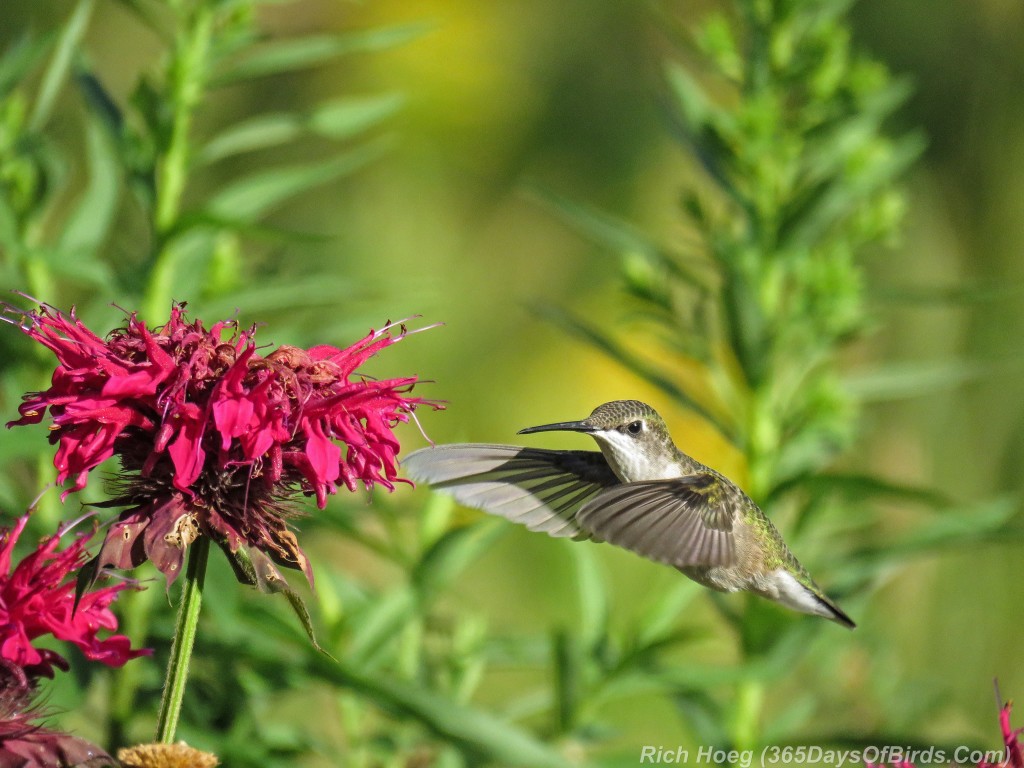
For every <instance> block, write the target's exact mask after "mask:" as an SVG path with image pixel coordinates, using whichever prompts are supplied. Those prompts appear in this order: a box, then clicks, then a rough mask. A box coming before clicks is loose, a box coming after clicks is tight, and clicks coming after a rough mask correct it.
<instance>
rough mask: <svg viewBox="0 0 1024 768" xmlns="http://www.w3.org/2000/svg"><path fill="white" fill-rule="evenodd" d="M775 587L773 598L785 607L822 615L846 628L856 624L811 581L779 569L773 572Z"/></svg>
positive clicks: (851, 627)
mask: <svg viewBox="0 0 1024 768" xmlns="http://www.w3.org/2000/svg"><path fill="white" fill-rule="evenodd" d="M808 581H809V580H808ZM775 588H776V589H777V596H773V597H774V599H776V600H778V601H779V602H780V603H782V604H783V605H785V606H786V607H787V608H792V609H793V610H794V611H800V612H801V613H810V614H812V615H814V616H822V617H824V618H826V619H829V620H830V621H834V622H835V623H836V624H841V625H842V626H844V627H846V628H847V629H853V628H854V627H856V626H857V625H856V624H855V623H854V621H853V619H851V618H850V617H849V616H847V615H846V613H845V612H844V611H843V609H842V608H840V607H839V606H838V605H836V604H835V603H833V602H832V601H831V600H830V599H829V598H828V596H827V595H826V594H825V593H824V592H822V591H821V590H820V589H818V587H817V585H815V584H814V583H813V582H809V583H808V584H804V583H801V582H800V581H799V580H797V579H796V578H795V577H794V576H793V575H792V574H791V573H789V572H788V571H784V570H782V569H780V570H778V571H776V572H775Z"/></svg>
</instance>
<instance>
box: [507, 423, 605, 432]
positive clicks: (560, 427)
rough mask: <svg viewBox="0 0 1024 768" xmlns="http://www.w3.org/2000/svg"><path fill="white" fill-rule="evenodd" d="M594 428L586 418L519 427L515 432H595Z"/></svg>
mask: <svg viewBox="0 0 1024 768" xmlns="http://www.w3.org/2000/svg"><path fill="white" fill-rule="evenodd" d="M596 431H597V430H596V428H595V427H594V426H593V425H592V424H591V423H590V422H588V421H587V420H583V421H559V422H558V423H556V424H541V425H540V426H539V427H527V428H526V429H520V430H519V431H518V432H517V433H516V434H518V435H530V434H533V433H534V432H596Z"/></svg>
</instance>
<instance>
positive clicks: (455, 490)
mask: <svg viewBox="0 0 1024 768" xmlns="http://www.w3.org/2000/svg"><path fill="white" fill-rule="evenodd" d="M556 430H563V431H570V432H583V433H585V434H588V435H590V436H591V437H593V438H594V439H595V440H596V441H597V444H598V446H599V447H600V449H601V450H600V452H598V451H551V450H544V449H540V448H519V447H516V446H512V445H485V444H477V443H465V444H456V445H438V446H434V447H431V448H423V449H421V450H419V451H416V452H414V453H412V454H410V455H409V456H408V457H407V458H406V459H405V461H403V462H402V466H403V467H404V469H405V470H406V472H407V473H408V474H409V475H410V476H411V477H412V478H413V479H414V480H420V481H423V482H427V483H430V484H431V485H432V486H433V487H434V488H435V489H437V490H439V491H442V492H445V493H449V494H451V495H452V496H454V497H455V499H456V500H457V501H459V502H460V503H462V504H465V505H466V506H469V507H475V508H477V509H481V510H483V511H484V512H489V513H491V514H495V515H500V516H501V517H504V518H507V519H509V520H512V521H513V522H516V523H520V524H522V525H525V526H526V527H527V528H529V529H530V530H531V531H543V532H544V533H546V534H548V535H549V536H558V537H572V538H573V539H577V540H583V539H593V540H594V541H607V542H609V543H611V544H616V545H618V546H620V547H624V548H625V549H628V550H631V551H633V552H635V553H637V554H639V555H642V556H644V557H646V558H648V559H650V560H654V561H657V562H659V563H665V564H667V565H671V566H673V567H675V568H677V569H678V570H680V571H682V572H683V573H684V574H686V575H687V576H689V577H690V578H691V579H693V580H694V581H696V582H698V583H699V584H703V585H704V586H706V587H710V588H711V589H715V590H719V591H721V592H737V591H740V590H747V591H750V592H753V593H755V594H757V595H760V596H761V597H765V598H767V599H769V600H772V601H774V602H777V603H780V604H782V605H784V606H786V607H787V608H791V609H793V610H795V611H800V612H801V613H809V614H813V615H815V616H823V617H825V618H826V619H831V620H832V621H834V622H836V623H838V624H842V625H843V626H845V627H849V628H850V629H852V628H853V627H854V626H855V624H854V623H853V620H852V619H850V617H849V616H847V615H846V614H845V613H843V611H842V610H841V609H840V608H839V606H837V605H836V604H835V603H833V602H832V601H831V600H829V598H828V597H827V596H826V595H825V594H824V593H823V592H822V591H821V589H820V588H819V587H818V585H817V584H815V583H814V581H813V580H812V579H811V577H810V575H809V574H808V573H807V571H806V570H804V568H803V566H802V565H800V563H799V562H798V561H797V559H796V558H795V557H794V556H793V554H792V553H791V552H790V551H789V548H788V547H787V546H786V544H785V542H784V541H783V540H782V537H781V536H780V535H779V532H778V531H777V530H776V529H775V526H774V525H772V523H771V521H770V520H769V519H768V518H767V517H766V516H765V514H764V512H762V511H761V510H760V509H759V508H758V506H757V505H756V504H755V503H754V502H753V501H752V500H751V499H750V497H749V496H747V495H746V494H745V493H744V492H743V491H742V490H740V488H739V487H738V486H737V485H736V484H735V483H733V482H732V481H731V480H729V479H728V478H726V477H724V476H722V475H721V474H719V473H718V472H716V471H715V470H713V469H711V468H710V467H706V466H705V465H703V464H701V463H700V462H699V461H696V460H695V459H692V458H690V457H689V456H687V455H686V454H685V453H683V452H682V451H680V450H679V449H678V448H677V447H676V445H675V443H673V442H672V437H671V436H670V435H669V433H668V428H667V427H666V426H665V422H664V420H663V419H662V418H661V417H660V416H659V415H658V414H657V413H656V412H655V410H654V409H653V408H651V406H649V405H647V404H646V403H641V402H639V401H638V400H616V401H613V402H610V403H605V404H604V405H601V406H598V407H597V408H596V409H594V412H593V413H591V414H590V416H588V417H587V418H585V419H583V420H582V421H563V422H559V423H557V424H543V425H541V426H539V427H528V428H527V429H521V430H519V434H521V435H524V434H532V433H534V432H550V431H556Z"/></svg>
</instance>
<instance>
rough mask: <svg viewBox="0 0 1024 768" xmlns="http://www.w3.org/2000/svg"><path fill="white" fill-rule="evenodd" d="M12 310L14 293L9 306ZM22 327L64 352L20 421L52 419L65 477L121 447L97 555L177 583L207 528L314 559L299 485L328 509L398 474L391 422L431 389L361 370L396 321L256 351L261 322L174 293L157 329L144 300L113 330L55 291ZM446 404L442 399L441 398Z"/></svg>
mask: <svg viewBox="0 0 1024 768" xmlns="http://www.w3.org/2000/svg"><path fill="white" fill-rule="evenodd" d="M7 312H8V314H11V313H12V308H8V310H7ZM21 327H22V330H23V331H24V332H25V333H26V334H28V335H29V336H31V337H32V338H33V339H35V340H36V341H38V342H40V343H41V344H43V345H44V346H46V347H47V348H49V349H50V350H51V351H52V352H53V353H54V354H55V355H56V357H57V360H58V363H59V364H58V366H57V369H56V370H55V371H54V373H53V379H52V384H51V386H50V388H49V389H47V390H46V391H44V392H36V393H30V394H29V395H26V396H25V402H24V403H23V404H22V406H21V408H20V413H21V418H20V419H18V420H17V421H14V422H11V423H10V424H8V426H14V425H19V424H30V423H35V422H39V421H41V420H42V419H43V416H44V413H45V411H46V410H47V409H49V411H50V416H51V418H52V419H53V426H52V427H51V432H50V441H51V442H52V443H55V444H57V453H56V458H55V460H54V464H55V466H56V467H57V479H58V481H59V482H61V483H64V482H66V481H71V483H72V486H71V487H70V488H69V489H67V490H65V492H64V495H65V496H66V495H67V494H68V493H71V492H73V491H77V490H81V489H82V488H84V487H85V485H86V483H87V482H88V476H89V472H90V471H91V470H93V469H94V468H95V467H96V466H98V465H99V464H100V463H101V462H103V461H104V460H106V459H108V458H110V457H111V456H115V455H116V456H118V457H119V459H120V461H121V466H122V468H123V470H124V471H123V474H122V476H121V477H119V478H118V479H117V481H116V487H117V489H118V495H117V498H115V499H113V500H111V501H110V502H109V503H108V505H109V506H125V507H128V509H127V510H125V511H124V512H122V513H121V515H120V517H119V518H118V520H117V522H115V523H114V524H113V525H111V526H110V528H109V529H108V533H107V536H106V540H105V541H104V543H103V546H102V548H101V549H100V553H99V555H98V557H97V561H96V565H97V566H98V567H105V566H114V567H117V568H131V567H135V566H137V565H139V564H140V563H141V562H143V561H145V560H147V559H148V560H151V561H152V562H153V563H154V564H155V565H156V567H157V568H158V569H160V571H161V572H162V573H163V574H164V575H165V577H166V578H167V582H168V584H170V583H171V582H172V581H173V580H174V579H175V578H176V577H177V575H178V573H179V572H180V571H181V564H182V562H183V558H184V552H185V549H186V547H187V546H188V545H189V544H190V543H191V542H192V541H194V540H195V538H196V537H197V536H209V537H211V539H212V540H213V541H215V542H216V543H217V544H218V545H220V546H221V548H222V549H224V550H225V552H227V553H228V554H229V555H231V556H234V555H235V554H236V553H238V551H239V550H240V549H243V548H244V549H245V550H246V554H247V555H248V556H249V558H250V559H251V560H252V561H253V562H256V561H258V562H257V565H260V564H262V565H263V566H265V567H268V568H271V569H272V568H273V566H272V565H271V564H270V563H269V562H267V561H266V557H269V558H270V559H272V560H273V561H274V562H276V563H278V564H280V565H284V566H287V567H292V568H298V569H301V570H302V571H303V572H304V573H305V574H306V576H307V578H309V579H310V580H311V581H312V573H311V571H310V569H309V564H308V561H307V560H306V557H305V555H304V554H303V552H302V549H301V548H300V547H299V545H298V541H297V540H296V538H295V535H294V533H293V532H292V531H291V529H290V528H289V527H288V524H287V519H288V518H289V517H290V516H293V515H294V514H295V511H296V510H295V508H294V506H293V504H292V501H293V500H294V498H295V496H296V495H297V494H300V493H304V494H307V495H312V496H315V497H316V501H317V505H318V506H319V507H321V508H323V507H324V506H325V504H326V503H327V497H328V495H330V494H333V493H335V492H336V491H337V489H338V488H339V487H340V486H344V487H346V488H348V489H349V490H355V489H356V488H357V487H358V486H359V485H363V486H365V487H367V488H369V487H371V486H373V485H382V486H384V487H386V488H388V489H392V488H394V483H395V482H396V481H399V480H400V478H398V476H397V468H396V459H395V457H396V454H397V453H398V451H399V448H400V446H399V443H398V440H397V439H396V438H395V436H394V433H393V431H392V430H393V428H394V427H395V426H396V425H397V424H398V423H399V422H405V421H408V420H409V418H410V416H411V414H412V412H413V410H414V409H415V408H416V406H417V405H420V404H423V403H427V402H428V401H425V400H423V399H421V398H417V397H411V396H409V395H408V392H409V391H410V390H411V389H412V386H413V384H414V383H415V382H416V381H417V379H416V377H415V376H409V377H404V378H397V379H387V380H384V381H374V380H370V379H367V378H365V377H362V376H359V375H358V374H357V373H356V370H357V369H358V368H359V367H360V366H361V365H362V364H363V363H365V362H366V360H367V359H368V358H370V357H372V356H373V355H375V354H377V353H378V352H380V351H381V350H383V349H385V348H386V347H389V346H391V345H392V344H394V343H396V342H398V341H400V340H401V339H402V338H403V337H404V336H405V335H406V333H407V331H406V329H405V326H403V325H401V324H394V323H389V324H387V325H386V326H385V327H384V328H382V329H381V330H379V331H371V332H370V334H369V335H368V336H366V337H365V338H363V339H362V340H360V341H358V342H356V343H355V344H353V345H352V346H350V347H347V348H345V349H339V348H336V347H330V346H317V347H313V348H311V349H300V348H298V347H290V346H281V347H279V348H277V349H276V350H273V351H271V352H269V353H266V354H257V348H256V343H255V340H254V336H255V329H250V330H248V331H241V330H239V329H238V328H237V326H236V325H235V324H234V323H217V324H215V325H213V326H212V327H211V328H209V329H206V328H205V327H204V326H203V324H202V323H201V322H200V321H198V320H196V321H192V322H190V321H189V320H188V319H187V318H186V316H185V307H184V305H175V306H174V307H173V308H172V310H171V316H170V319H169V320H168V321H167V323H166V324H164V325H163V326H162V327H160V328H156V329H153V330H150V329H149V328H147V327H146V324H145V323H144V322H142V321H141V320H139V319H138V317H137V316H136V315H135V314H134V313H133V314H130V315H129V316H128V317H127V322H126V324H125V326H124V327H123V328H119V329H117V330H114V331H113V332H111V333H110V334H109V335H108V336H107V337H106V338H105V339H103V338H100V337H99V336H97V335H96V334H94V333H93V332H92V331H90V330H89V329H88V328H86V327H85V325H83V324H82V322H81V321H80V320H79V319H78V318H77V317H76V316H75V313H74V311H73V310H72V312H71V313H69V314H68V315H64V314H63V313H61V312H59V311H57V310H55V309H54V308H53V307H50V306H47V305H42V306H41V307H40V309H39V310H38V311H35V312H30V313H27V314H23V320H22V323H21ZM429 404H430V405H432V406H433V407H435V408H437V407H440V406H439V405H437V404H436V403H429Z"/></svg>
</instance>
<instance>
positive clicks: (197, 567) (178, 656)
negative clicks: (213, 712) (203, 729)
mask: <svg viewBox="0 0 1024 768" xmlns="http://www.w3.org/2000/svg"><path fill="white" fill-rule="evenodd" d="M209 556H210V539H209V538H208V537H206V536H200V537H199V538H198V539H196V541H195V543H194V544H193V545H192V552H191V553H190V554H189V558H188V571H187V573H186V574H185V586H184V588H183V589H182V592H181V603H180V604H179V605H178V620H177V621H176V622H175V625H174V640H173V642H172V643H171V658H170V659H169V660H168V662H167V677H166V678H165V679H164V693H163V697H162V698H161V700H160V717H159V718H158V720H157V726H156V738H157V741H160V742H163V743H164V744H170V743H172V742H173V741H174V732H175V730H177V728H178V717H179V716H180V715H181V702H182V699H184V697H185V683H186V682H187V681H188V663H189V660H190V659H191V658H192V645H193V643H195V639H196V628H197V626H198V624H199V608H200V606H201V605H202V602H203V582H204V581H205V579H206V561H207V560H208V559H209Z"/></svg>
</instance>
